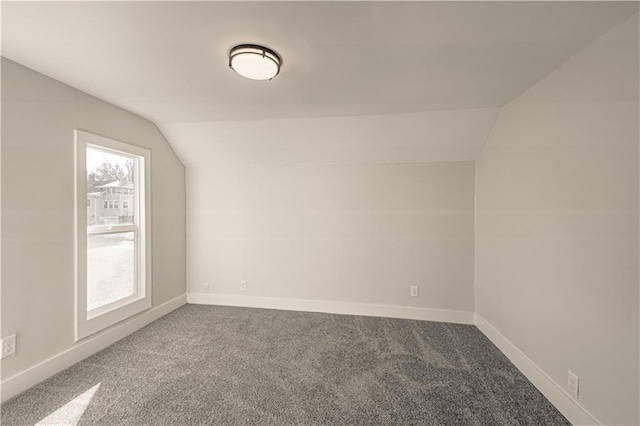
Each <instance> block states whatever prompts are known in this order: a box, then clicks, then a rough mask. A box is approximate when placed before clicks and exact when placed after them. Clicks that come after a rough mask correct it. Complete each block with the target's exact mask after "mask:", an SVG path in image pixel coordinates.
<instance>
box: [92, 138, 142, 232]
mask: <svg viewBox="0 0 640 426" xmlns="http://www.w3.org/2000/svg"><path fill="white" fill-rule="evenodd" d="M137 161H138V159H137V158H136V157H133V156H129V155H126V154H118V153H114V152H111V151H107V150H102V149H98V148H93V147H87V197H89V198H93V199H95V200H96V202H93V203H91V205H90V206H87V226H88V227H89V228H91V227H92V226H99V225H118V224H134V223H135V210H134V209H135V203H134V202H133V201H134V197H135V191H134V189H135V182H134V173H135V168H136V167H137V165H136V162H137ZM125 201H126V202H127V208H125V207H124V202H125Z"/></svg>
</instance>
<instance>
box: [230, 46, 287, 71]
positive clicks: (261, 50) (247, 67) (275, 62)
mask: <svg viewBox="0 0 640 426" xmlns="http://www.w3.org/2000/svg"><path fill="white" fill-rule="evenodd" d="M281 64H282V59H280V56H279V55H278V54H277V53H276V52H274V51H273V50H271V49H269V48H266V47H264V46H258V45H257V44H240V45H238V46H235V47H234V48H233V49H231V51H230V52H229V68H231V69H232V70H234V71H235V72H237V73H238V74H240V75H241V76H243V77H246V78H250V79H251V80H271V79H272V78H273V77H275V76H276V75H278V73H279V72H280V65H281Z"/></svg>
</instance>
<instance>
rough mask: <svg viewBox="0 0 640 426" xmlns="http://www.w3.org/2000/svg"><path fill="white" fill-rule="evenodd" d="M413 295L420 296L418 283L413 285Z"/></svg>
mask: <svg viewBox="0 0 640 426" xmlns="http://www.w3.org/2000/svg"><path fill="white" fill-rule="evenodd" d="M411 297H418V286H417V285H412V286H411Z"/></svg>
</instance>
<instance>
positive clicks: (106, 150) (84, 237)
mask: <svg viewBox="0 0 640 426" xmlns="http://www.w3.org/2000/svg"><path fill="white" fill-rule="evenodd" d="M150 157H151V153H150V152H149V151H148V150H145V149H143V148H139V147H136V146H133V145H129V144H125V143H123V142H118V141H114V140H112V139H108V138H105V137H102V136H98V135H93V134H91V133H87V132H84V131H81V130H77V131H76V161H77V167H78V169H77V174H76V177H77V191H76V197H77V204H76V205H77V212H76V215H77V216H76V223H77V238H78V240H77V256H78V263H77V288H76V302H77V309H76V319H77V328H76V338H77V339H81V338H83V337H86V336H88V335H90V334H92V333H95V332H96V331H99V330H102V329H103V328H105V327H108V326H110V325H112V324H115V323H116V322H119V321H122V320H123V319H126V318H129V317H130V316H132V315H135V314H136V313H138V312H141V311H143V310H144V309H147V308H149V307H150V306H151V282H150V279H151V269H150V259H149V253H150V247H151V245H150V240H149V235H148V226H147V224H148V222H149V218H150V212H149V210H148V209H147V204H148V200H149V177H150V173H149V161H150Z"/></svg>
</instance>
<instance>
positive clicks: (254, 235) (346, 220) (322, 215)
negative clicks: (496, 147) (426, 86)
mask: <svg viewBox="0 0 640 426" xmlns="http://www.w3.org/2000/svg"><path fill="white" fill-rule="evenodd" d="M187 175H188V191H189V202H188V205H189V209H188V210H189V274H190V276H189V291H190V292H203V291H204V284H205V283H208V284H209V285H210V288H209V291H210V292H211V293H219V294H233V295H238V296H266V297H279V298H287V299H307V300H327V301H341V302H356V303H371V304H381V305H399V306H413V307H420V308H435V309H450V310H459V311H467V312H473V309H474V306H473V304H474V298H473V233H474V231H473V193H474V175H475V166H474V163H473V162H439V163H413V164H300V165H258V164H237V165H227V166H218V167H215V168H206V167H203V168H188V169H187ZM241 280H247V291H246V292H240V281H241ZM412 285H418V286H420V296H419V297H418V298H412V297H410V291H409V287H410V286H412Z"/></svg>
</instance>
